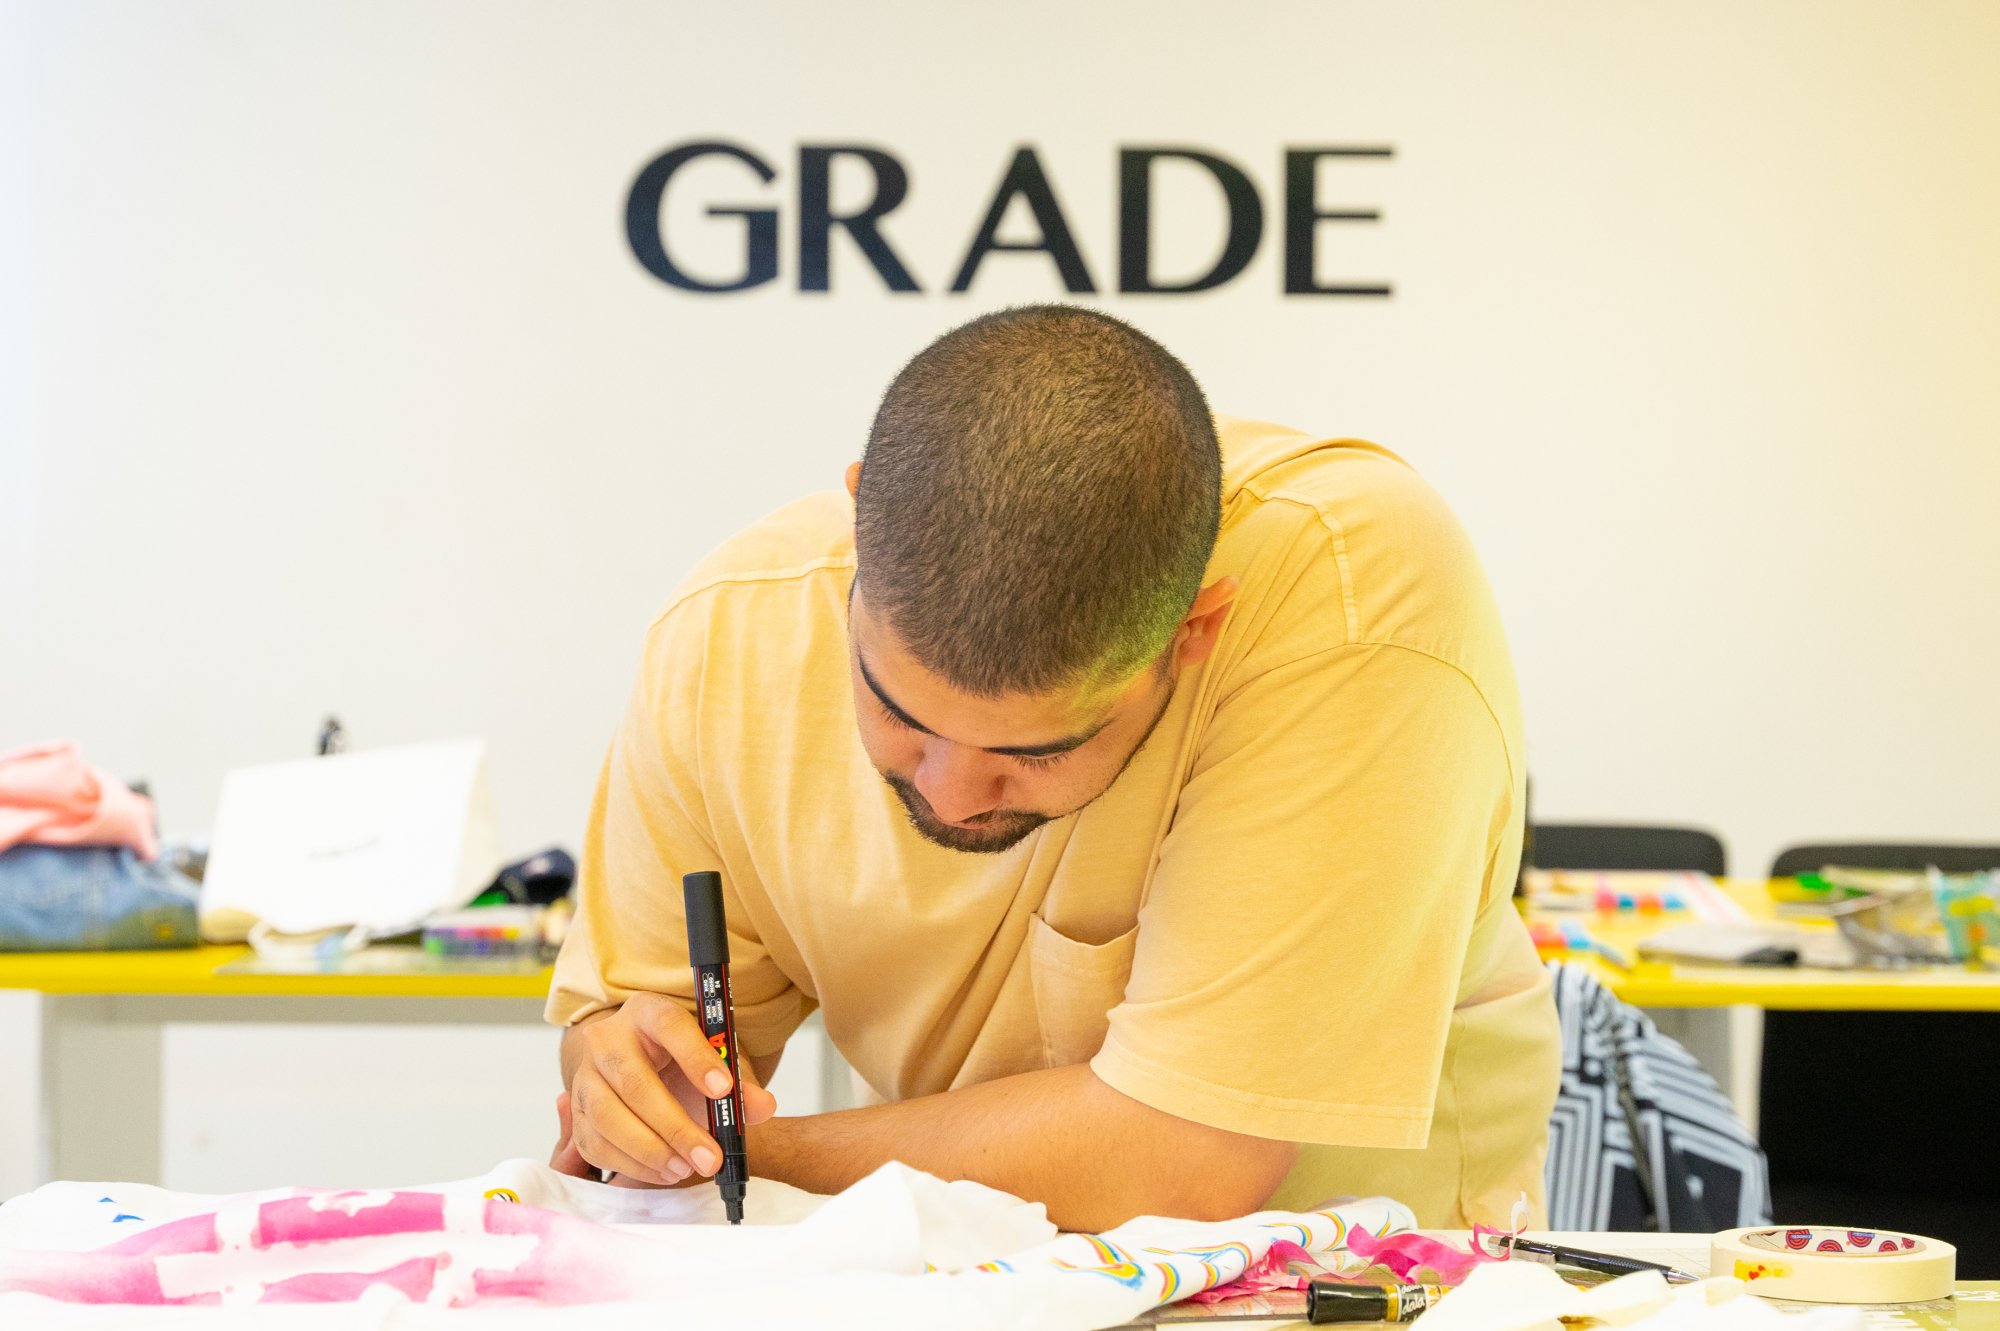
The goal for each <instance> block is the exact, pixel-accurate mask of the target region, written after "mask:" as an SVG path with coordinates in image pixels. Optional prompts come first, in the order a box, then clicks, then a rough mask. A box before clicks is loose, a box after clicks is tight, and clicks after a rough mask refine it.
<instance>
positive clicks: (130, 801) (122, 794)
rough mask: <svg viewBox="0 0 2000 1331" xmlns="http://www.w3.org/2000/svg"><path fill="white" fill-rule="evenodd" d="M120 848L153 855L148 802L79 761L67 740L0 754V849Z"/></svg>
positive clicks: (154, 838) (155, 845)
mask: <svg viewBox="0 0 2000 1331" xmlns="http://www.w3.org/2000/svg"><path fill="white" fill-rule="evenodd" d="M24 843H25V844H28V845H37V846H124V847H125V848H127V849H129V850H131V851H132V852H133V853H135V854H136V855H138V857H139V858H140V859H142V860H150V859H154V858H157V857H158V855H159V853H160V847H159V839H158V835H157V833H156V832H155V831H154V828H153V802H152V801H151V800H150V799H147V798H146V797H145V796H144V795H141V794H139V793H138V792H137V791H135V790H133V789H132V788H131V787H129V786H127V785H126V784H125V783H124V782H122V781H119V780H117V779H116V778H114V777H110V776H107V775H105V773H103V772H101V771H99V770H98V769H97V768H95V767H92V766H91V765H90V764H89V763H87V762H85V761H84V760H83V754H82V753H81V752H80V751H79V750H78V748H77V746H76V745H75V744H74V743H72V742H70V741H68V740H57V741H54V742H52V743H46V744H28V745H23V746H22V747H21V748H18V749H14V750H12V751H10V752H8V753H4V754H0V850H6V849H8V848H10V847H13V846H18V845H22V844H24Z"/></svg>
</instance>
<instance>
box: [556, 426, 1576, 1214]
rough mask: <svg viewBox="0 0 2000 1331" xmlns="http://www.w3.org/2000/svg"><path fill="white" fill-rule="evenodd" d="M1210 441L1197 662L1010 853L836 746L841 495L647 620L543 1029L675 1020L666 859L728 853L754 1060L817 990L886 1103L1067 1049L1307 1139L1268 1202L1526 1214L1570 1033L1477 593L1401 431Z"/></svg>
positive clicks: (1053, 1059)
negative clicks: (1540, 947) (1210, 589)
mask: <svg viewBox="0 0 2000 1331" xmlns="http://www.w3.org/2000/svg"><path fill="white" fill-rule="evenodd" d="M1218 425H1219V427H1220V430H1221V435H1222V444H1223V458H1224V489H1223V508H1222V530H1221V535H1220V537H1219V539H1218V541H1217V544H1216V548H1215V553H1214V557H1213V559H1212V560H1211V562H1210V564H1209V569H1208V578H1209V579H1210V580H1213V579H1215V578H1218V577H1222V576H1225V575H1230V574H1233V575H1235V576H1236V577H1237V578H1238V579H1239V580H1240V583H1241V590H1240V591H1239V592H1238V594H1237V597H1236V601H1235V604H1234V606H1233V607H1232V608H1231V610H1230V611H1229V614H1228V617H1227V619H1226V620H1225V622H1224V624H1223V627H1222V630H1221V635H1220V638H1219V641H1218V642H1217V644H1216V647H1215V650H1214V651H1213V653H1212V654H1211V655H1210V657H1209V658H1208V660H1206V661H1205V662H1203V663H1202V664H1200V665H1198V666H1195V667H1192V668H1190V669H1188V670H1186V671H1185V672H1184V673H1183V675H1182V677H1181V679H1180V680H1179V682H1178V684H1177V686H1176V688H1175V691H1174V694H1173V697H1172V699H1171V701H1170V702H1169V704H1168V707H1167V710H1166V712H1165V714H1164V715H1163V716H1162V718H1161V719H1160V722H1159V724H1158V726H1157V727H1156V728H1155V730H1154V732H1153V734H1152V737H1151V738H1150V739H1149V740H1148V741H1147V743H1146V745H1145V746H1144V748H1143V749H1141V751H1140V752H1139V753H1138V754H1137V755H1136V756H1135V757H1134V759H1133V760H1132V762H1131V765H1130V766H1129V767H1128V768H1127V769H1126V770H1125V772H1124V774H1123V775H1121V776H1120V777H1119V778H1118V780H1117V782H1116V783H1115V784H1113V786H1112V787H1111V789H1110V790H1109V791H1107V792H1106V793H1105V794H1104V795H1103V796H1102V797H1101V798H1100V799H1098V800H1097V801H1096V802H1094V803H1092V804H1090V805H1088V806H1087V807H1086V808H1084V809H1083V810H1082V811H1080V812H1079V813H1076V814H1073V815H1071V816H1070V817H1067V818H1063V819H1059V820H1057V821H1055V822H1052V823H1049V824H1047V825H1045V826H1043V827H1042V828H1040V829H1039V830H1038V831H1036V832H1035V833H1033V834H1032V835H1030V836H1029V837H1028V838H1027V839H1026V840H1024V841H1023V842H1021V843H1020V844H1019V845H1017V846H1015V847H1014V848H1012V849H1011V850H1009V851H1006V852H1004V853H1002V854H998V855H971V854H964V853H960V852H955V851H951V850H946V849H944V848H942V847H939V846H936V845H933V844H932V843H930V842H928V841H926V840H924V839H923V838H922V837H920V836H919V835H917V833H916V832H915V831H914V830H912V829H911V828H910V826H909V825H908V823H907V821H906V820H905V817H904V814H903V810H902V807H901V805H900V804H899V803H898V802H897V800H896V798H895V796H894V794H893V793H892V792H891V791H890V790H889V788H888V787H887V786H886V785H885V784H884V783H883V781H882V780H881V778H880V776H879V775H878V774H877V773H876V771H875V769H874V768H873V767H872V766H870V764H869V762H868V758H867V756H866V754H865V753H864V752H863V751H862V748H861V744H860V741H859V738H858V736H857V732H856V728H855V717H854V704H853V695H852V692H851V689H850V684H849V673H848V665H847V660H848V639H847V628H846V602H847V591H848V584H849V582H850V581H851V580H852V577H853V571H854V542H853V530H852V524H853V510H852V507H851V505H850V503H849V501H848V499H847V496H846V495H845V494H843V493H837V492H836V493H830V494H823V495H816V496H813V497H811V498H808V499H804V500H801V501H799V502H797V503H795V504H792V505H790V506H788V507H786V508H784V509H781V510H779V511H778V512H777V513H775V514H773V515H772V516H770V517H768V518H766V519H764V520H763V521H762V522H759V523H757V524H756V525H754V526H752V527H751V528H749V529H748V530H747V531H744V532H743V533H741V534H740V535H738V536H736V537H734V538H732V539H731V540H730V541H728V542H726V543H725V544H724V545H723V546H722V547H721V548H720V549H718V550H717V551H715V552H714V553H713V554H712V555H711V556H710V557H709V558H708V559H707V560H705V561H704V562H703V563H702V564H701V565H700V567H698V568H697V569H696V570H695V572H694V573H693V574H692V575H691V576H690V577H689V578H688V580H687V581H686V582H685V583H684V584H683V585H682V587H681V588H680V590H679V591H678V592H676V593H675V595H674V597H673V599H672V600H671V601H670V602H669V603H668V605H667V607H666V609H665V610H664V611H662V612H661V614H660V616H659V618H658V619H657V620H656V621H655V622H654V624H653V626H652V628H651V630H650V632H649V633H648V635H647V639H646V651H645V659H644V664H643V666H642V668H641V670H640V674H639V680H638V684H637V686H636V688H635V690H634V692H633V695H632V699H631V703H630V706H629V707H628V709H627V711H626V714H625V717H624V720H623V722H622V724H621V725H620V727H619V730H618V733H617V735H616V738H615V739H614V741H613V743H612V746H611V752H610V755H609V756H608V758H607V759H606V762H605V767H604V772H603V776H602V778H601V780H600V782H599V785H598V790H597V796H596V800H595V802H594V803H593V805H592V808H591V814H590V823H589V827H588V831H587V833H586V835H585V840H584V847H583V863H582V872H581V877H580V881H579V885H578V893H579V905H580V913H579V915H578V918H577V921H576V924H575V927H574V928H573V930H572V931H571V933H570V935H569V940H568V942H567V943H566V945H565V946H564V948H563V952H562V957H561V960H560V961H559V962H558V963H557V966H556V978H555V986H554V989H553V992H552V993H551V995H550V999H549V1007H548V1016H549V1019H550V1020H551V1021H553V1022H557V1023H568V1022H573V1021H576V1020H577V1019H578V1018H580V1017H583V1016H586V1015H588V1014H589V1013H591V1012H594V1011H597V1010H599V1009H601V1008H605V1007H611V1006H615V1005H617V1004H619V1003H621V1002H623V1001H624V1000H625V999H626V998H627V997H629V996H630V995H632V994H633V993H637V992H642V991H653V992H657V993H664V994H670V995H673V996H676V997H678V998H681V999H683V1000H689V1001H690V1005H691V993H692V982H691V976H690V974H689V971H688V963H687V941H686V934H685V924H684V921H683V918H682V911H681V889H680V876H681V875H682V874H683V873H686V872H690V871H692V870H696V869H711V868H713V869H720V870H721V871H722V875H723V882H724V885H725V894H726V902H727V908H728V914H729V925H730V935H731V937H730V949H731V954H732V964H731V976H732V981H733V984H734V988H735V995H736V1002H737V1009H736V1021H737V1032H738V1039H739V1041H740V1043H741V1045H742V1048H743V1049H744V1050H745V1051H746V1052H747V1053H751V1054H769V1053H773V1052H776V1051H777V1050H779V1049H780V1048H782V1047H783V1045H784V1043H785V1040H786V1039H787V1037H789V1036H790V1035H791V1033H792V1031H793V1030H794V1029H796V1028H797V1026H798V1024H799V1023H800V1022H801V1021H802V1020H803V1019H804V1018H805V1017H806V1015H807V1014H808V1013H809V1012H811V1011H812V1009H813V1008H814V1007H815V1006H817V1007H818V1008H819V1009H820V1010H821V1011H822V1012H823V1013H824V1015H825V1020H826V1027H827V1030H828V1032H829V1033H830V1034H831V1036H832V1038H833V1041H834V1043H835V1045H837V1046H838V1047H839V1049H840V1051H841V1053H842V1054H844V1055H845V1056H846V1057H847V1059H848V1060H849V1061H850V1062H851V1063H852V1064H853V1065H854V1067H855V1069H856V1070H857V1071H858V1072H859V1073H860V1075H861V1076H862V1077H863V1078H864V1079H865V1080H866V1081H867V1082H868V1084H869V1086H870V1087H871V1088H873V1090H874V1091H875V1092H876V1093H877V1094H879V1095H880V1096H882V1097H884V1098H886V1099H889V1100H898V1099H904V1098H907V1097H912V1096H920V1095H930V1094H935V1093H937V1092H941V1091H945V1090H949V1089H951V1088H952V1087H956V1086H965V1085H970V1084H973V1083H977V1082H982V1081H987V1080H990V1079H992V1078H996V1077H1002V1076H1007V1075H1010V1074H1013V1073H1017V1072H1024V1071H1028V1070H1031V1069H1036V1068H1046V1067H1059V1066H1063V1065H1067V1064H1072V1063H1079V1062H1085V1061H1088V1062H1089V1063H1090V1065H1091V1067H1092V1068H1093V1069H1094V1070H1095V1071H1096V1073H1097V1075H1098V1076H1099V1077H1100V1078H1102V1079H1103V1080H1104V1081H1105V1082H1107V1083H1108V1084H1110V1085H1111V1086H1113V1087H1115V1088H1116V1089H1118V1090H1119V1091H1122V1092H1123V1093H1125V1094H1127V1095H1129V1096H1131V1097H1133V1098H1134V1099H1136V1100H1139V1101H1142V1102H1143V1103H1145V1104H1148V1105H1151V1106H1153V1107H1154V1108H1157V1109H1161V1110H1164V1111H1166V1112H1168V1113H1171V1114H1175V1115H1178V1116H1180V1117H1182V1118H1186V1119H1191V1120H1194V1121H1196V1122H1200V1123H1206V1124H1210V1125H1213V1126H1216V1127H1220V1128H1225V1129H1229V1130H1232V1131H1236V1132H1242V1133H1248V1134H1252V1135H1256V1136H1262V1137H1270V1138H1278V1139H1284V1140H1290V1141H1296V1142H1299V1143H1302V1144H1303V1149H1302V1150H1301V1151H1300V1153H1299V1160H1298V1164H1297V1165H1296V1167H1295V1168H1294V1169H1293V1170H1292V1172H1291V1174H1290V1175H1289V1176H1288V1177H1287V1178H1286V1180H1285V1182H1284V1184H1283V1185H1282V1186H1281V1187H1280V1189H1279V1191H1278V1193H1277V1195H1276V1196H1275V1197H1274V1198H1273V1199H1272V1204H1273V1205H1275V1206H1308V1205H1312V1204H1315V1203H1317V1202H1320V1201H1322V1200H1325V1199H1326V1198H1328V1197H1331V1196H1334V1195H1336V1194H1341V1193H1351V1194H1368V1193H1376V1192H1382V1193H1387V1194H1389V1195H1392V1196H1395V1197H1397V1198H1399V1199H1401V1200H1402V1201H1404V1202H1406V1203H1408V1204H1410V1205H1411V1206H1412V1207H1413V1208H1414V1209H1415V1210H1416V1213H1417V1215H1418V1217H1419V1219H1420V1220H1421V1221H1422V1222H1424V1223H1425V1224H1429V1225H1466V1224H1470V1223H1472V1222H1474V1221H1479V1222H1493V1223H1497V1222H1499V1221H1502V1220H1504V1219H1505V1218H1506V1217H1507V1213H1508V1210H1509V1208H1510V1207H1512V1205H1513V1204H1514V1202H1515V1200H1516V1198H1517V1197H1518V1196H1519V1195H1520V1194H1521V1193H1523V1192H1525V1193H1526V1194H1527V1195H1528V1196H1529V1198H1530V1199H1531V1202H1532V1203H1533V1205H1534V1209H1535V1211H1536V1212H1537V1213H1539V1211H1540V1204H1541V1174H1542V1158H1543V1152H1544V1147H1545V1141H1546V1130H1547V1122H1548V1115H1549V1111H1550V1108H1551V1106H1552V1104H1553V1103H1554V1099H1555V1091H1556V1081H1557V1076H1558V1056H1559V1055H1558V1048H1559V1040H1558V1033H1557V1027H1556V1020H1555V1013H1554V1008H1553V1005H1552V1003H1551V1000H1550V997H1549V992H1548V981H1547V978H1546V976H1545V974H1544V972H1543V971H1542V969H1541V967H1540V966H1539V965H1538V963H1537V961H1536V957H1535V952H1534V949H1533V947H1532V946H1531V945H1530V943H1529V941H1528V937H1527V933H1526V931H1525V929H1524V928H1523V926H1522V924H1521V922H1520V919H1519V918H1518V916H1517V915H1516V914H1515V912H1514V910H1513V907H1512V905H1511V903H1510V901H1509V894H1510V891H1511V888H1512V884H1513V880H1514V873H1515V866H1516V863H1517V861H1518V860H1519V857H1520V849H1521V818H1522V803H1523V797H1522V789H1523V767H1522V743H1521V718H1520V704H1519V700H1518V697H1517V695H1516V690H1515V684H1514V675H1513V669H1512V666H1511V664H1510V662H1509V659H1508V653H1507V647H1506V642H1505V639H1504V637H1503V635H1502V633H1501V629H1500V622H1499V618H1498V616H1497V614H1496V612H1495V609H1494V605H1493V598H1492V594H1491V592H1490V590H1489V589H1488V586H1487V583H1486V579H1485V576H1484V575H1483V573H1482V572H1481V571H1480V568H1479V564H1478V561H1477V559H1476V557H1475V556H1474V554H1473V551H1472V548H1471V546H1470V544H1469V543H1468V541H1467V539H1466V536H1465V533H1464V531H1463V530H1462V529H1461V528H1460V526H1459V524H1458V522H1457V520H1456V519H1455V518H1454V517H1453V516H1452V515H1451V513H1450V512H1449V510H1447V509H1446V508H1445V506H1444V504H1443V502H1442V501H1441V500H1440V499H1439V498H1438V497H1437V495H1436V494H1435V493H1434V492H1433V491H1432V490H1431V489H1430V488H1429V487H1428V486H1426V485H1425V484H1424V483H1423V481H1421V480H1420V479H1419V478H1418V477H1417V476H1416V474H1415V473H1414V472H1412V471H1411V470H1410V468H1409V467H1408V466H1407V465H1406V464H1404V463H1403V462H1402V461H1401V460H1400V459H1398V458H1397V457H1395V456H1394V455H1393V454H1391V453H1389V452H1388V451H1386V450H1384V449H1382V448H1379V447H1376V446H1375V445H1373V444H1367V443H1361V442H1358V441H1354V440H1338V441H1324V440H1315V439H1312V438H1310V437H1308V436H1305V435H1301V434H1297V433H1295V432H1292V431H1289V430H1285V429H1282V428H1280V427H1278V426H1273V425H1267V424H1262V423H1257V422H1250V421H1237V420H1230V419H1227V418H1219V419H1218Z"/></svg>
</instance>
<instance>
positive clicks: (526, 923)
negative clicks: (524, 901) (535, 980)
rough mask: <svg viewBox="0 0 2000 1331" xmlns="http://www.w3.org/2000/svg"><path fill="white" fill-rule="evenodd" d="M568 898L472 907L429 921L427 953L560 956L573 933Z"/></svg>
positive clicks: (547, 958)
mask: <svg viewBox="0 0 2000 1331" xmlns="http://www.w3.org/2000/svg"><path fill="white" fill-rule="evenodd" d="M570 917H571V908H570V903H569V899H568V898H564V899H563V900H561V901H558V902H556V903H555V904H554V905H550V906H472V907H469V908H467V909H465V910H455V911H449V912H447V913H445V914H443V915H433V916H431V918H429V919H428V920H425V921H424V938H423V948H424V951H425V952H427V953H429V954H430V955H431V956H434V957H532V958H534V959H535V960H536V962H537V964H540V963H543V962H547V961H552V960H554V959H555V954H556V951H557V950H558V949H559V948H561V947H562V940H563V939H564V937H566V936H567V935H568V933H569V922H570Z"/></svg>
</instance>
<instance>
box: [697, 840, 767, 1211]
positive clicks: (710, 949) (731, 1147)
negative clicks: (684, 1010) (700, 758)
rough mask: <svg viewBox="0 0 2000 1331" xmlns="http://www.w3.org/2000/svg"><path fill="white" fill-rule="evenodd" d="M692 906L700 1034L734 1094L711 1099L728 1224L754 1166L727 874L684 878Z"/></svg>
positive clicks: (710, 1124) (710, 1125)
mask: <svg viewBox="0 0 2000 1331" xmlns="http://www.w3.org/2000/svg"><path fill="white" fill-rule="evenodd" d="M681 897H682V900H683V901H684V902H685V903H686V906H687V927H688V964H689V965H691V966H693V967H694V996H695V1002H697V1003H698V1004H700V1008H699V1012H700V1016H701V1032H702V1034H703V1035H706V1036H707V1037H708V1043H709V1044H710V1045H711V1046H712V1047H713V1048H714V1049H715V1052H716V1053H717V1054H719V1055H721V1056H722V1061H723V1064H724V1065H725V1066H727V1067H728V1069H729V1094H727V1095H725V1096H723V1097H721V1098H720V1099H715V1098H712V1097H711V1098H710V1099H709V1102H708V1131H709V1134H710V1135H711V1136H713V1137H714V1138H715V1144H716V1145H717V1146H720V1147H721V1148H722V1167H721V1168H720V1169H718V1170H716V1171H715V1183H716V1186H717V1187H718V1188H720V1189H721V1190H722V1208H723V1210H724V1211H725V1212H726V1213H727V1214H728V1216H729V1223H730V1224H732V1225H740V1224H742V1223H743V1193H744V1188H745V1185H746V1184H747V1183H748V1182H749V1178H750V1169H749V1165H748V1163H747V1162H746V1160H745V1159H744V1154H743V1074H742V1072H741V1070H740V1065H739V1063H738V1061H737V1057H736V1006H735V1004H734V1003H733V1002H732V1001H731V1000H730V997H729V926H728V923H727V922H726V921H725V920H724V919H723V915H722V875H721V874H719V873H716V872H715V871H714V870H712V869H705V870H703V871H702V872H700V873H691V874H686V875H684V876H683V877H682V878H681Z"/></svg>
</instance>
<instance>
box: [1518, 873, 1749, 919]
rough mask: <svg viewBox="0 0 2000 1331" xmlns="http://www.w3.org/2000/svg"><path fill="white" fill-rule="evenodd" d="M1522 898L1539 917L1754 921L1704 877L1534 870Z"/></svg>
mask: <svg viewBox="0 0 2000 1331" xmlns="http://www.w3.org/2000/svg"><path fill="white" fill-rule="evenodd" d="M1522 895H1523V897H1524V898H1525V899H1526V901H1527V904H1528V906H1529V908H1530V909H1533V910H1539V911H1579V912H1582V911H1596V912H1599V913H1600V914H1618V913H1623V914H1627V915H1631V914H1637V915H1658V916H1667V915H1685V916H1687V917H1689V918H1692V919H1697V920H1709V921H1717V922H1724V923H1733V922H1740V921H1743V920H1746V919H1748V918H1749V916H1748V914H1747V913H1746V912H1745V911H1744V909H1743V907H1742V906H1741V905H1739V904H1737V902H1735V901H1734V900H1732V899H1731V898H1730V896H1729V894H1728V893H1727V892H1725V891H1724V890H1723V889H1722V887H1721V885H1720V884H1718V883H1717V882H1716V880H1715V879H1714V878H1712V877H1710V876H1709V875H1708V874H1705V873H1694V872H1690V871H1685V870H1681V871H1673V872H1659V871H1652V870H1621V869H1530V870H1528V871H1527V872H1526V873H1525V874H1524V875H1523V876H1522Z"/></svg>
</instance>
